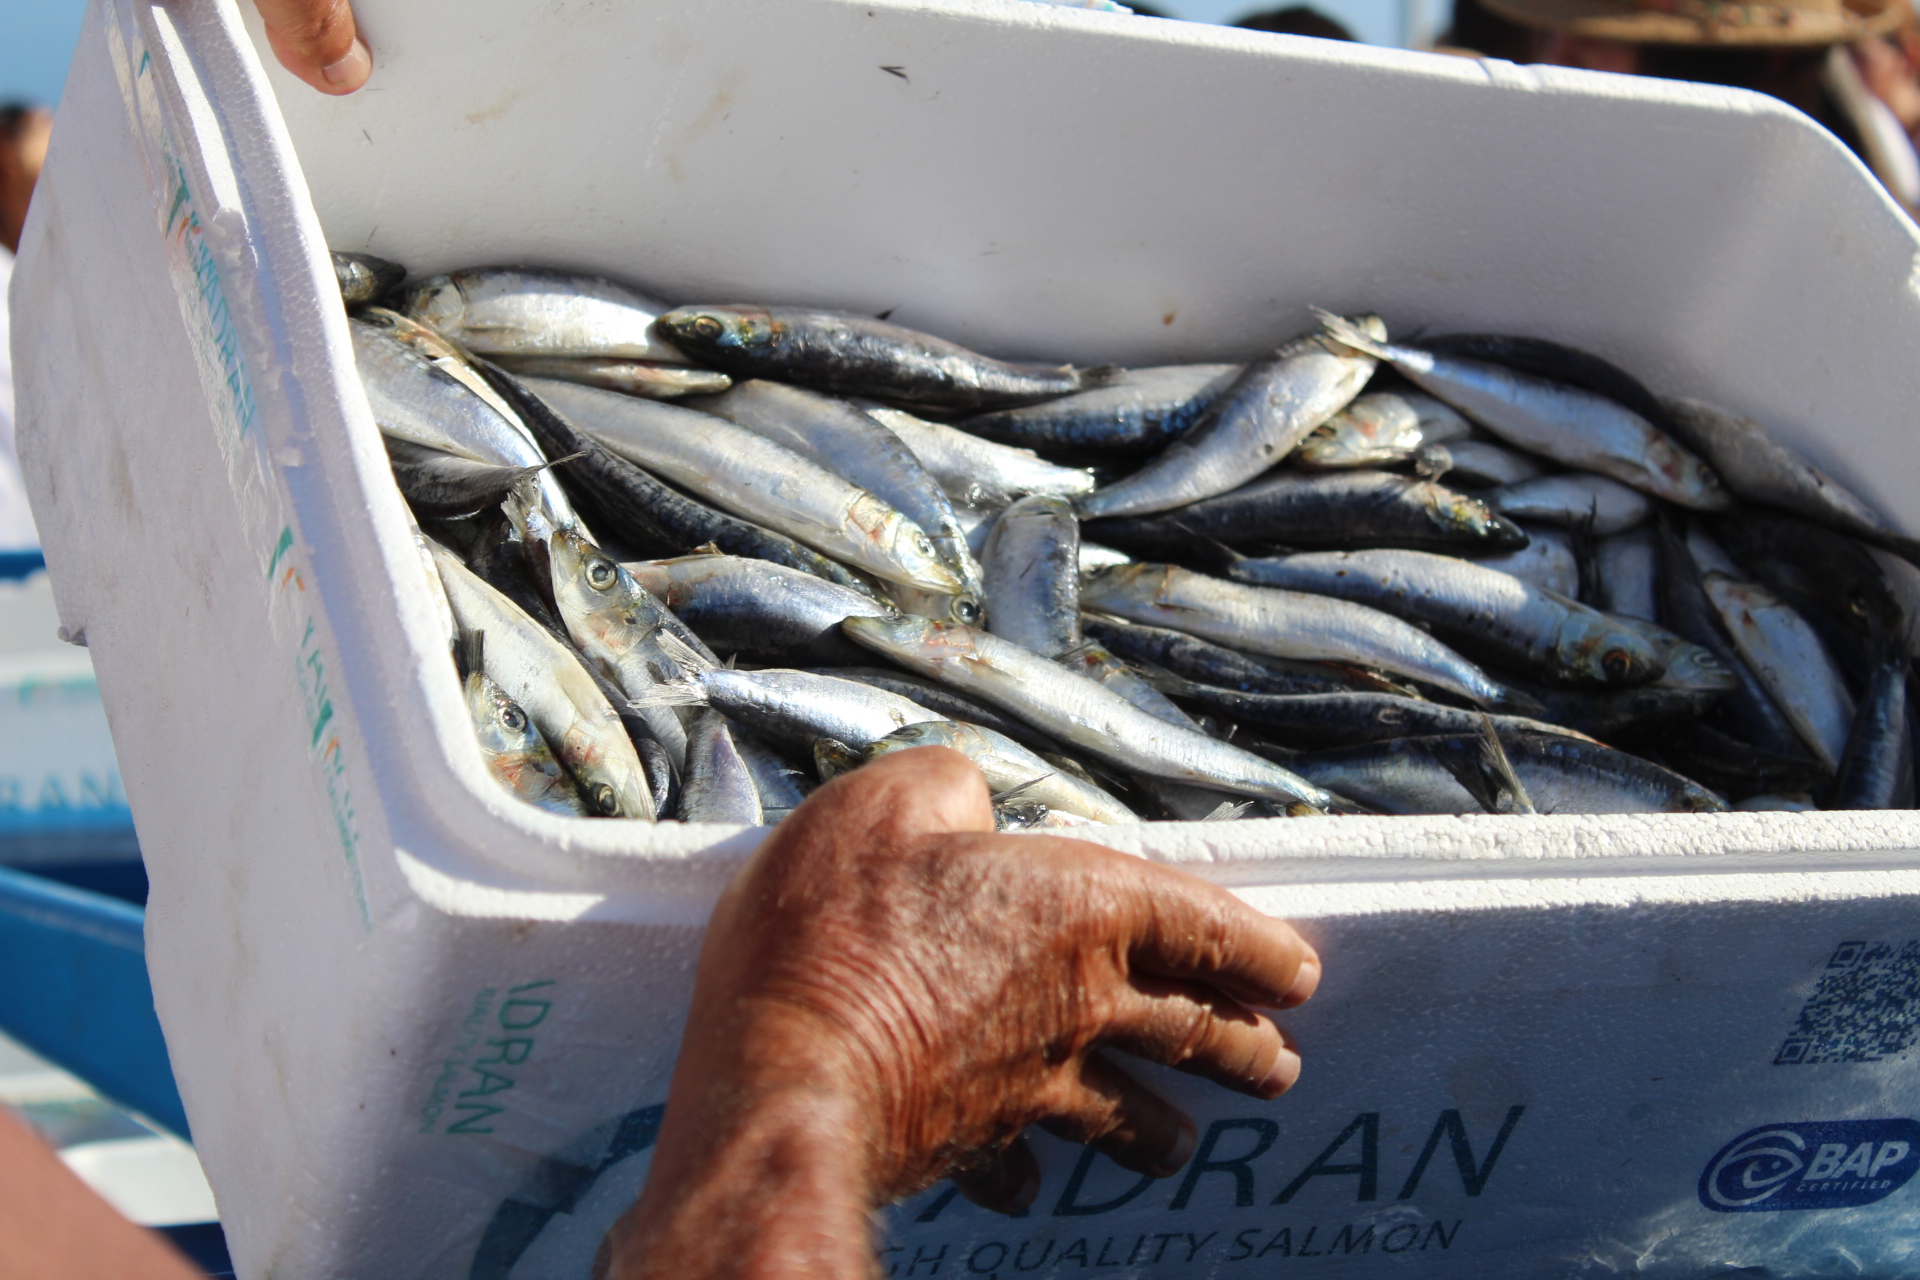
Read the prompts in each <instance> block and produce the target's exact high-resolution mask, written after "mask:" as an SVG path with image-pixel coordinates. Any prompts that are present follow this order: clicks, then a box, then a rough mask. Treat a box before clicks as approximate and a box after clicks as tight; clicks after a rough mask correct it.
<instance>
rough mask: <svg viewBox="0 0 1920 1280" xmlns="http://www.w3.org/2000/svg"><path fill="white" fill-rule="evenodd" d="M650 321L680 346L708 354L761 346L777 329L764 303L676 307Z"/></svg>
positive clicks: (747, 350)
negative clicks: (745, 305)
mask: <svg viewBox="0 0 1920 1280" xmlns="http://www.w3.org/2000/svg"><path fill="white" fill-rule="evenodd" d="M653 325H654V328H655V329H657V330H658V331H659V332H660V334H661V336H663V337H665V338H666V339H667V340H668V341H669V342H671V343H673V344H674V345H675V346H677V347H679V348H681V349H682V350H685V351H692V352H697V353H700V354H704V355H709V356H726V355H729V354H735V355H745V354H749V353H751V352H754V351H758V350H761V349H763V348H765V347H767V346H768V345H770V344H771V343H772V342H773V339H774V336H775V334H776V331H777V326H776V324H775V322H774V319H773V316H772V314H771V313H769V312H768V311H767V310H766V309H765V308H763V307H737V306H724V307H678V308H675V309H674V310H672V311H669V312H667V313H666V314H665V315H663V316H661V317H660V318H659V319H658V320H655V321H654V322H653Z"/></svg>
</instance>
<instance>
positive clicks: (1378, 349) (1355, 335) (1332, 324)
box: [1312, 307, 1388, 360]
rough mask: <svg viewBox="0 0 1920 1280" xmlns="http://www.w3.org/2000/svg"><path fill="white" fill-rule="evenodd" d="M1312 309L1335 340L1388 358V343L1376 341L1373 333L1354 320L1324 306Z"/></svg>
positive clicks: (1328, 334)
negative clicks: (1334, 312) (1336, 313)
mask: <svg viewBox="0 0 1920 1280" xmlns="http://www.w3.org/2000/svg"><path fill="white" fill-rule="evenodd" d="M1312 310H1313V314H1314V315H1315V316H1316V317H1318V318H1319V320H1320V325H1321V327H1322V328H1323V329H1325V330H1326V331H1327V336H1328V337H1330V338H1332V339H1333V340H1334V341H1335V342H1338V343H1340V344H1341V345H1342V346H1348V347H1352V348H1353V349H1354V350H1355V351H1364V352H1366V353H1367V354H1368V355H1370V356H1378V357H1379V358H1380V359H1382V360H1385V359H1387V358H1388V357H1387V348H1386V344H1385V343H1383V342H1378V341H1376V340H1375V339H1374V337H1373V335H1372V334H1370V333H1368V332H1367V331H1366V330H1364V329H1362V328H1361V327H1360V326H1359V325H1357V324H1355V323H1354V322H1353V321H1351V320H1349V319H1347V318H1346V317H1345V316H1337V315H1335V314H1333V312H1331V311H1328V310H1326V309H1325V308H1323V307H1314V308H1312Z"/></svg>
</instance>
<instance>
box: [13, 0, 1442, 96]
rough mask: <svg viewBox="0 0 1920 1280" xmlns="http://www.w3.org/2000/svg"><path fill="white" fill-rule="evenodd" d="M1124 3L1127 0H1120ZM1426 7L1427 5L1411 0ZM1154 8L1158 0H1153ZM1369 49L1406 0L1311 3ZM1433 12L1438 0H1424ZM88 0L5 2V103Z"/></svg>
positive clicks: (1388, 38) (1220, 10) (1227, 13)
mask: <svg viewBox="0 0 1920 1280" xmlns="http://www.w3.org/2000/svg"><path fill="white" fill-rule="evenodd" d="M1121 2H1122V3H1125V0H1121ZM1289 2H1290V0H1159V3H1157V4H1155V7H1156V8H1158V9H1161V10H1162V11H1164V12H1166V13H1169V14H1172V15H1174V16H1175V17H1180V18H1187V19H1190V20H1192V21H1195V22H1231V21H1233V20H1234V19H1235V18H1237V17H1239V16H1241V15H1242V14H1244V13H1247V12H1250V11H1253V10H1257V9H1266V8H1278V7H1281V6H1282V5H1284V4H1286V3H1289ZM1412 2H1413V3H1422V2H1423V0H1412ZM1148 3H1154V0H1148ZM1310 3H1312V4H1313V5H1314V7H1316V8H1318V9H1319V10H1320V11H1321V12H1322V13H1325V14H1327V15H1328V16H1329V17H1332V18H1336V19H1338V20H1339V21H1341V22H1342V23H1344V24H1346V26H1347V27H1348V28H1349V29H1350V30H1352V31H1353V33H1354V34H1355V35H1357V36H1358V37H1360V39H1362V40H1365V41H1366V42H1367V43H1368V44H1399V43H1401V42H1402V40H1403V39H1404V36H1403V33H1402V30H1401V24H1402V17H1401V14H1402V10H1403V8H1404V7H1405V3H1406V0H1310ZM1424 3H1425V5H1426V8H1427V9H1428V10H1429V11H1432V10H1433V9H1435V7H1436V0H1424ZM86 9H87V6H86V0H0V102H8V101H12V100H14V99H19V98H25V99H27V100H29V101H32V102H44V103H49V104H51V103H56V102H58V101H59V98H60V85H61V83H62V82H63V81H64V80H65V79H66V78H67V63H68V61H69V60H71V58H72V57H73V46H74V43H75V41H77V40H78V39H79V36H80V23H81V20H82V19H83V17H84V16H85V14H86Z"/></svg>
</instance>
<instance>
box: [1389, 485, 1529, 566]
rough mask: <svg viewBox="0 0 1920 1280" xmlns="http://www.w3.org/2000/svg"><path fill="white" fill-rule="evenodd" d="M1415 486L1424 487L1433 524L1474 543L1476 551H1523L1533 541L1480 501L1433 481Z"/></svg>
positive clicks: (1525, 532) (1517, 527)
mask: <svg viewBox="0 0 1920 1280" xmlns="http://www.w3.org/2000/svg"><path fill="white" fill-rule="evenodd" d="M1416 483H1418V484H1421V485H1424V486H1425V489H1424V493H1425V497H1426V507H1427V512H1428V515H1429V517H1430V518H1431V519H1432V521H1433V523H1434V524H1435V525H1436V526H1437V527H1439V528H1440V529H1442V530H1444V531H1446V532H1448V533H1455V534H1463V535H1465V536H1467V537H1470V538H1472V539H1474V541H1475V542H1476V543H1477V548H1476V550H1477V549H1478V548H1484V549H1485V550H1487V551H1521V550H1524V549H1525V548H1526V546H1527V544H1528V543H1529V542H1530V541H1531V539H1530V538H1528V537H1527V531H1526V530H1525V529H1522V528H1521V527H1520V526H1519V525H1517V524H1515V523H1514V522H1513V521H1511V520H1509V519H1507V518H1506V517H1505V516H1503V515H1501V514H1500V513H1499V512H1497V511H1495V510H1494V509H1493V508H1492V507H1490V506H1488V505H1487V504H1486V503H1484V502H1482V501H1481V500H1480V499H1478V498H1472V497H1468V496H1467V495H1466V494H1464V493H1459V492H1456V491H1455V490H1452V489H1449V488H1446V487H1445V486H1444V485H1438V484H1435V483H1433V482H1432V481H1431V480H1422V481H1417V482H1416Z"/></svg>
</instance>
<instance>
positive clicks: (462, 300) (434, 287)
mask: <svg viewBox="0 0 1920 1280" xmlns="http://www.w3.org/2000/svg"><path fill="white" fill-rule="evenodd" d="M400 309H401V310H402V311H404V312H406V314H408V315H409V316H412V317H413V318H414V319H415V320H418V321H419V322H420V323H421V324H424V325H426V326H427V327H428V328H431V329H438V330H441V331H442V332H445V331H448V330H454V331H457V330H459V328H460V326H461V324H462V323H463V322H464V321H465V320H466V318H467V294H466V290H464V289H462V288H461V287H460V279H459V277H458V276H435V277H433V279H431V280H423V281H421V282H420V283H419V284H417V285H415V286H414V287H413V288H411V289H409V290H407V292H406V294H405V296H404V297H403V298H402V299H401V300H400Z"/></svg>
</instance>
